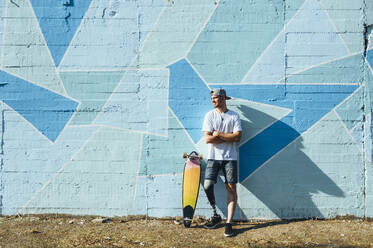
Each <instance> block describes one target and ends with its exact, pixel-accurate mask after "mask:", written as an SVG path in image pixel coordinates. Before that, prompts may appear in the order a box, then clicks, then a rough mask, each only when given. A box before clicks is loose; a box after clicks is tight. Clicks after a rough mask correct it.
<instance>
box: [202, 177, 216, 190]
mask: <svg viewBox="0 0 373 248" xmlns="http://www.w3.org/2000/svg"><path fill="white" fill-rule="evenodd" d="M214 184H215V182H214V181H213V180H209V179H205V181H204V183H203V188H204V189H205V191H206V192H208V191H211V190H213V189H214Z"/></svg>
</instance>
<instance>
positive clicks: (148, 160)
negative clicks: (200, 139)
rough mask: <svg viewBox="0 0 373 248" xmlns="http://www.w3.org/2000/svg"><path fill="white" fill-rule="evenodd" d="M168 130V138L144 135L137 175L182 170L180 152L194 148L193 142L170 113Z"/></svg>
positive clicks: (182, 163)
mask: <svg viewBox="0 0 373 248" xmlns="http://www.w3.org/2000/svg"><path fill="white" fill-rule="evenodd" d="M168 130H169V131H168V138H163V137H156V136H150V135H145V136H144V140H143V150H142V158H141V168H140V171H139V175H157V174H169V173H182V172H183V169H184V159H182V154H183V153H184V152H187V153H190V152H191V151H193V150H195V148H194V145H193V142H192V141H191V140H190V139H189V138H188V136H187V134H186V131H185V130H184V128H183V127H181V126H180V124H179V123H178V122H177V120H176V117H175V116H173V115H172V114H171V113H169V116H168ZM165 154H168V155H167V156H165ZM160 165H161V166H160Z"/></svg>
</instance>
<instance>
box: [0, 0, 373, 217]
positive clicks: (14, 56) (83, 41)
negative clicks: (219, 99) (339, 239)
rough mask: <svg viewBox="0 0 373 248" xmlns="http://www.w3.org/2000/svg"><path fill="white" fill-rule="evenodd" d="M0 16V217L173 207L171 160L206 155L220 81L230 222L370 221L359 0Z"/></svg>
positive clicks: (259, 0) (6, 10)
mask: <svg viewBox="0 0 373 248" xmlns="http://www.w3.org/2000/svg"><path fill="white" fill-rule="evenodd" d="M0 16H1V18H0V34H1V38H0V54H1V57H0V110H1V111H0V114H1V121H0V130H1V132H0V138H1V141H0V161H1V163H0V165H1V167H0V184H1V185H0V211H1V214H4V215H10V214H15V213H71V214H97V215H105V216H114V215H120V216H122V215H129V214H146V215H149V216H157V217H163V216H180V215H182V211H181V190H182V189H181V181H182V172H183V165H184V161H183V159H182V154H183V152H190V151H192V150H197V151H199V152H201V153H203V154H206V145H205V144H204V143H203V141H202V132H201V125H202V119H203V116H204V114H205V113H206V112H207V111H208V110H210V109H211V108H212V105H211V103H210V95H209V89H211V88H215V87H224V88H225V89H226V90H227V92H228V94H229V95H230V96H232V97H234V99H233V100H231V101H229V104H228V105H229V108H230V109H232V110H235V111H237V112H238V113H239V114H240V116H241V119H242V125H243V129H244V130H243V138H242V140H241V142H240V165H239V167H240V171H239V178H240V183H239V185H238V191H239V204H238V207H237V212H236V216H235V218H241V219H250V218H256V219H274V218H305V217H320V218H330V217H334V216H336V215H346V214H350V215H355V216H359V217H364V216H366V217H373V164H372V131H373V130H372V126H373V125H372V104H371V103H372V100H373V74H372V73H373V70H372V67H373V35H372V25H373V2H372V1H370V0H354V1H351V0H250V1H249V0H182V1H181V0H56V1H45V0H0ZM224 187H225V186H224V184H223V183H222V180H220V179H219V182H218V184H217V185H216V193H217V199H218V208H219V211H220V212H222V213H223V214H224V215H225V213H226V206H225V202H226V193H225V188H224ZM196 214H198V215H206V216H208V215H210V214H211V210H210V207H209V204H208V202H207V199H206V197H205V194H204V192H202V191H201V192H200V196H199V201H198V205H197V211H196Z"/></svg>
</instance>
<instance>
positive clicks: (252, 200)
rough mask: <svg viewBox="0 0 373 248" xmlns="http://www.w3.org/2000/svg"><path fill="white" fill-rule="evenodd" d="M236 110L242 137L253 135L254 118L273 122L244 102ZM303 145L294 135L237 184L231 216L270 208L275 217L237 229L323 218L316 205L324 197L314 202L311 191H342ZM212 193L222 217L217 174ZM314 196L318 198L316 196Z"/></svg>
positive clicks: (288, 129) (222, 187)
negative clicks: (235, 206) (236, 202)
mask: <svg viewBox="0 0 373 248" xmlns="http://www.w3.org/2000/svg"><path fill="white" fill-rule="evenodd" d="M238 110H239V112H240V115H241V124H242V128H243V133H244V137H249V138H250V137H251V136H253V135H254V136H255V134H254V133H253V130H255V129H256V127H258V126H259V125H260V123H258V122H263V120H266V121H265V122H266V123H268V122H270V123H275V122H277V121H278V120H276V119H275V118H273V117H272V116H270V115H268V114H265V113H263V112H260V111H258V110H256V109H253V108H250V107H248V106H245V105H240V106H238ZM281 127H282V130H281V132H285V133H286V132H289V133H294V132H296V131H295V130H294V129H293V128H292V127H290V126H289V125H287V124H285V123H281ZM254 132H257V130H256V131H254ZM245 133H246V134H245ZM282 135H283V134H282ZM271 142H276V137H273V139H272V141H271ZM303 148H304V147H303V144H302V138H301V137H298V138H297V140H296V141H294V142H293V143H292V144H291V145H289V146H288V147H287V148H286V149H284V150H282V151H281V152H280V153H278V154H277V155H275V156H274V157H272V158H271V161H270V162H269V163H268V164H265V165H263V166H262V167H260V168H259V169H258V170H257V171H255V172H254V173H252V174H251V175H249V176H248V177H247V178H246V179H245V180H243V182H241V183H240V185H238V188H239V189H238V192H239V195H238V197H239V199H238V204H237V208H236V212H235V217H234V219H255V218H256V219H258V218H263V217H266V215H270V214H271V213H270V212H272V213H273V214H274V215H275V216H276V217H277V218H278V219H279V220H276V221H272V222H269V224H259V225H256V226H254V227H250V228H246V229H245V230H240V229H239V228H238V229H237V228H236V230H237V233H242V232H244V231H246V230H250V229H254V228H262V227H266V226H268V225H276V224H286V223H288V222H289V221H288V220H292V221H295V220H298V221H299V220H304V219H309V218H324V215H323V214H322V212H321V211H320V209H319V207H320V208H322V207H324V206H325V207H327V206H326V205H323V204H327V203H328V202H327V201H325V200H324V201H320V202H319V203H318V204H317V205H316V204H315V202H314V201H313V199H312V198H313V195H314V194H320V193H322V194H325V195H331V196H335V197H344V193H343V191H342V190H341V189H340V188H339V187H338V186H337V185H336V184H335V183H334V182H333V180H332V179H330V178H329V177H328V176H327V175H326V174H325V173H324V172H323V171H322V170H320V169H319V167H318V166H317V165H316V164H315V163H314V162H313V161H312V160H311V159H310V158H309V157H308V156H307V155H306V154H305V153H304V152H303V151H302V149H303ZM241 156H242V154H241ZM247 166H250V165H240V172H241V173H242V171H243V170H250V168H248V167H247ZM215 196H216V204H217V207H218V208H219V209H220V210H221V212H222V213H223V214H224V215H225V217H226V213H227V204H226V201H227V193H226V190H225V185H224V182H223V181H222V180H221V178H218V183H217V184H216V185H215ZM317 198H318V199H321V197H320V196H318V197H317ZM257 200H259V201H260V202H261V203H263V204H264V206H261V205H262V204H261V203H258V201H257ZM254 204H255V205H254ZM266 208H268V209H269V210H270V211H268V209H266ZM263 213H264V214H263ZM260 215H265V216H260ZM277 218H272V219H277Z"/></svg>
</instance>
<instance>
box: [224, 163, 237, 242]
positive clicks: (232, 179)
mask: <svg viewBox="0 0 373 248" xmlns="http://www.w3.org/2000/svg"><path fill="white" fill-rule="evenodd" d="M237 172H238V168H237V161H227V163H226V164H225V166H224V169H223V173H224V176H225V187H226V189H227V195H228V197H227V207H228V214H227V223H226V224H225V231H224V236H226V237H231V236H233V235H234V231H233V229H232V221H233V216H234V211H235V209H236V205H237V187H236V185H237V182H238V176H237V174H238V173H237Z"/></svg>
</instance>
